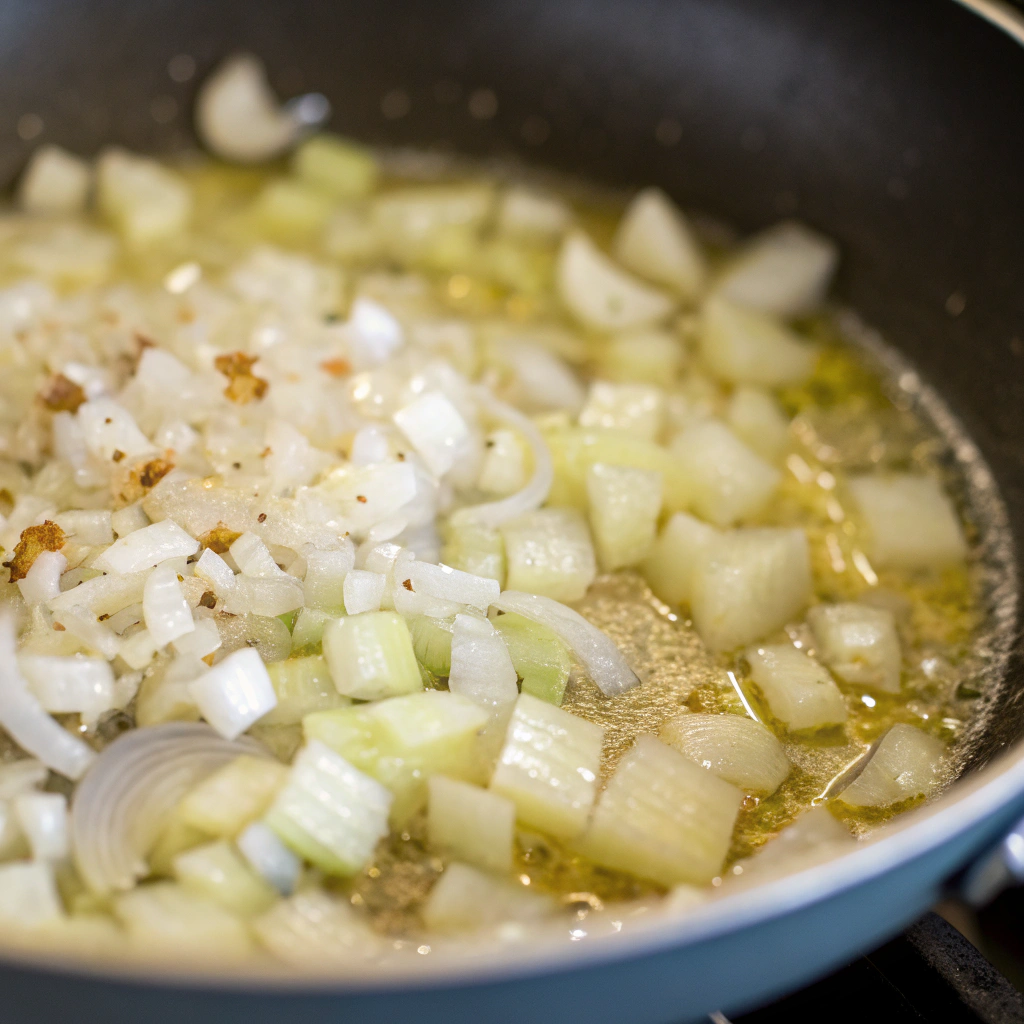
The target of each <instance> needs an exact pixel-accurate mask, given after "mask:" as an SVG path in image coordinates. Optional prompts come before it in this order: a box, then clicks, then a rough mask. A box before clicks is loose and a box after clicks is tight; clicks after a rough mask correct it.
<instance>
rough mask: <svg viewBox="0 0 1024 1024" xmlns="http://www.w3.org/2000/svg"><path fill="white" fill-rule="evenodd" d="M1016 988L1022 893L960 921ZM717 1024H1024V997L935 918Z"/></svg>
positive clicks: (1022, 960) (1022, 938)
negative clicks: (798, 988) (761, 1005)
mask: <svg viewBox="0 0 1024 1024" xmlns="http://www.w3.org/2000/svg"><path fill="white" fill-rule="evenodd" d="M958 923H959V924H961V926H962V927H964V928H965V930H966V931H968V932H969V933H970V934H971V936H972V938H973V939H974V940H975V941H976V942H978V944H979V945H981V946H982V948H984V949H985V951H986V952H987V953H988V954H989V956H990V957H991V958H992V959H993V960H995V961H996V962H997V963H999V964H1000V967H1002V969H1003V970H1004V971H1005V972H1006V974H1008V975H1010V977H1013V978H1014V980H1015V981H1016V982H1017V984H1018V985H1019V984H1021V983H1022V981H1024V957H1022V954H1024V892H1021V891H1017V892H1014V893H1008V894H1005V895H1004V896H1003V897H1001V898H1000V900H999V901H997V902H996V904H995V905H993V907H991V908H990V909H989V910H987V911H983V912H982V913H981V914H980V915H978V916H977V917H969V918H964V919H963V920H960V919H958ZM711 1020H712V1021H714V1022H715V1024H726V1022H728V1024H804V1022H807V1024H811V1022H821V1024H833V1022H841V1021H847V1020H849V1021H862V1022H864V1024H924V1022H927V1024H933V1022H934V1024H1024V998H1022V996H1021V993H1020V991H1018V989H1017V988H1015V987H1014V985H1013V984H1011V982H1010V981H1008V980H1007V978H1006V977H1004V975H1003V974H1001V973H1000V972H999V971H998V970H997V969H996V968H995V967H994V966H993V964H992V963H991V962H990V960H989V959H987V958H986V957H985V955H983V953H982V952H981V951H980V950H979V949H978V948H977V947H976V946H975V945H973V944H972V943H971V942H969V941H968V940H967V939H966V938H965V937H964V936H963V935H962V934H961V933H960V932H959V931H958V930H957V929H956V928H954V927H953V926H952V925H951V924H949V923H948V922H947V921H946V920H944V919H943V918H942V917H940V916H939V915H938V914H935V913H930V914H927V915H925V917H923V918H922V919H921V920H920V921H919V922H918V923H917V924H915V925H914V926H913V927H911V928H909V929H907V931H906V932H904V933H903V934H902V935H901V936H899V937H898V938H896V939H893V940H892V941H891V942H888V943H886V944H885V945H884V946H882V947H880V948H879V949H876V950H875V951H874V952H873V953H869V954H868V955H866V956H863V957H861V958H860V959H858V960H855V961H854V962H853V963H851V964H849V965H848V966H846V967H844V968H842V969H841V970H839V971H837V972H836V973H835V974H833V975H831V976H829V977H828V978H825V979H823V980H821V981H819V982H817V983H815V984H813V985H811V986H809V987H808V988H805V989H803V990H802V991H800V992H797V993H795V994H793V995H791V996H787V997H786V998H784V999H781V1000H779V1001H778V1002H777V1003H774V1004H772V1005H771V1006H767V1007H764V1008H762V1009H760V1010H755V1011H753V1012H751V1013H746V1014H742V1015H738V1016H736V1015H734V1016H730V1017H725V1016H723V1015H722V1014H713V1015H712V1017H711Z"/></svg>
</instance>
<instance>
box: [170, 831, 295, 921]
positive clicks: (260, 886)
mask: <svg viewBox="0 0 1024 1024" xmlns="http://www.w3.org/2000/svg"><path fill="white" fill-rule="evenodd" d="M174 876H175V878H177V880H178V882H179V883H180V884H181V885H182V886H183V887H184V888H185V889H187V890H189V891H190V892H194V893H196V894H198V895H200V896H204V897H206V899H209V900H211V901H212V902H214V903H216V904H217V905H218V906H221V907H223V908H224V909H225V910H229V911H231V913H233V914H237V915H238V916H239V917H251V916H252V915H253V914H262V913H263V912H264V911H265V910H268V909H269V908H270V907H271V906H272V905H273V904H274V903H275V902H276V900H277V898H278V893H277V890H276V889H274V888H273V886H271V885H269V884H268V883H267V882H265V881H264V880H263V879H262V878H260V876H259V875H257V874H256V873H255V872H254V871H253V870H252V869H251V868H250V867H249V865H248V864H246V862H245V861H244V860H243V859H242V857H241V856H240V855H239V853H238V852H237V851H236V850H235V848H234V847H233V846H232V845H231V844H230V843H228V842H226V841H225V840H223V839H222V840H220V841H218V842H215V843H208V844H207V845H205V846H197V847H195V848H193V849H191V850H189V851H187V852H186V853H180V854H178V856H177V857H175V858H174Z"/></svg>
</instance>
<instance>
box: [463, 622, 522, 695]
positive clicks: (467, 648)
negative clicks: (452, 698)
mask: <svg viewBox="0 0 1024 1024" xmlns="http://www.w3.org/2000/svg"><path fill="white" fill-rule="evenodd" d="M517 678H518V677H517V675H516V670H515V668H514V667H513V666H512V659H511V658H510V657H509V653H508V648H507V647H506V646H505V641H504V640H502V638H501V634H500V633H499V632H498V631H497V630H496V629H495V628H494V627H493V626H492V625H491V623H490V622H489V621H488V620H487V619H479V618H477V617H476V616H474V615H456V616H455V629H454V631H453V633H452V663H451V670H450V671H449V673H448V689H449V690H451V692H452V693H457V694H459V695H461V696H463V697H469V699H470V700H472V701H474V702H475V703H477V704H482V705H485V706H487V707H501V706H502V705H505V704H510V703H511V702H512V701H514V700H515V699H516V697H517V696H518V695H519V689H518V687H517V685H516V682H517Z"/></svg>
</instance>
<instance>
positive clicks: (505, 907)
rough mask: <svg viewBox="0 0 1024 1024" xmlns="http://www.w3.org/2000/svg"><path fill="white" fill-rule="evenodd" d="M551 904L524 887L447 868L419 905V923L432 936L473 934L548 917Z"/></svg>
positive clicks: (547, 898)
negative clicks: (467, 932)
mask: <svg viewBox="0 0 1024 1024" xmlns="http://www.w3.org/2000/svg"><path fill="white" fill-rule="evenodd" d="M554 910H555V903H554V900H552V899H551V897H550V896H545V895H543V894H541V893H538V892H531V891H530V890H529V889H527V888H526V886H525V885H519V884H518V883H516V882H512V881H506V880H505V879H503V878H495V877H494V876H493V875H489V874H486V873H485V872H483V871H478V870H477V869H476V868H474V867H470V866H469V865H468V864H458V863H455V864H449V865H448V867H447V868H446V869H445V872H444V874H443V875H442V876H441V878H440V879H439V880H438V882H437V883H436V884H435V885H434V888H433V889H431V890H430V895H429V896H428V897H427V901H426V903H425V904H424V905H423V910H422V917H423V923H424V924H425V925H426V926H427V927H428V928H430V929H431V930H432V931H436V932H460V931H477V930H480V929H482V928H488V927H494V926H496V925H500V924H504V923H505V922H508V921H521V922H532V921H539V920H541V919H543V918H545V917H548V916H550V915H551V914H552V913H553V912H554Z"/></svg>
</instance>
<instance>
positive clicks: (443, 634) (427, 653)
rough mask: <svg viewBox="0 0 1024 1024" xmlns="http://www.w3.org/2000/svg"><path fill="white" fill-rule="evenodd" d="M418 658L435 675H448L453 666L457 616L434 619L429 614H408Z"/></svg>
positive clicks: (408, 624)
mask: <svg viewBox="0 0 1024 1024" xmlns="http://www.w3.org/2000/svg"><path fill="white" fill-rule="evenodd" d="M405 622H406V625H407V626H408V627H409V634H410V635H411V636H412V647H413V650H414V651H415V652H416V660H417V661H418V662H419V663H420V664H421V665H422V666H423V667H424V668H425V669H426V670H427V671H428V672H431V673H433V674H434V675H435V676H446V675H448V673H449V672H450V671H451V667H452V631H453V630H454V629H455V618H454V616H453V617H452V618H448V619H434V618H431V617H430V616H429V615H409V616H406V620H405Z"/></svg>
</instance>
